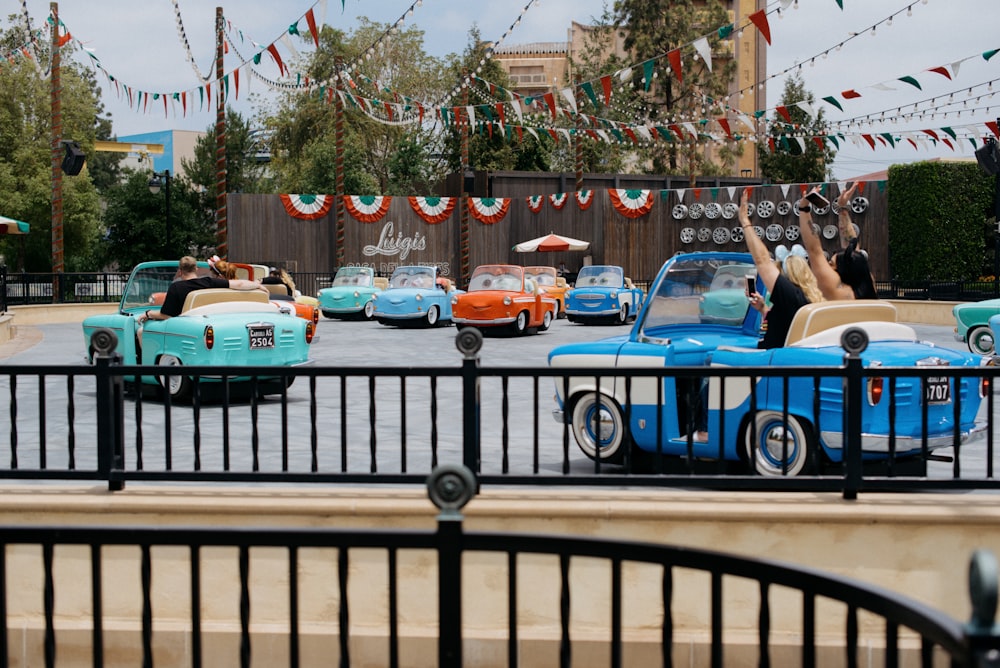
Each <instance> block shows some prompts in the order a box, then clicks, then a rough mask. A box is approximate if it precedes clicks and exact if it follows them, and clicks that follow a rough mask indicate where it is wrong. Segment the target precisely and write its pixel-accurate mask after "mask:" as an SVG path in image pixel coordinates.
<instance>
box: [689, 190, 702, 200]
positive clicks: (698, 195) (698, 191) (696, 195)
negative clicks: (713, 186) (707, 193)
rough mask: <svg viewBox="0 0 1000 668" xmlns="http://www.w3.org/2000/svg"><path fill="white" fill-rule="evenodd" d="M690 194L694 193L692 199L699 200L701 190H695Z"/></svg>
mask: <svg viewBox="0 0 1000 668" xmlns="http://www.w3.org/2000/svg"><path fill="white" fill-rule="evenodd" d="M691 192H693V193H694V198H695V199H701V188H695V189H694V190H692V191H691Z"/></svg>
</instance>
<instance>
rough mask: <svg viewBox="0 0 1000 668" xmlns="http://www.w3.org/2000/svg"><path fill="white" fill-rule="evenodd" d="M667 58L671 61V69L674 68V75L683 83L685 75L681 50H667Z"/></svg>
mask: <svg viewBox="0 0 1000 668" xmlns="http://www.w3.org/2000/svg"><path fill="white" fill-rule="evenodd" d="M667 60H669V61H670V69H671V70H673V72H674V76H676V77H677V82H678V83H683V81H684V75H683V73H682V72H681V50H680V49H673V50H672V51H668V52H667Z"/></svg>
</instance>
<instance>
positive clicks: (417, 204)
mask: <svg viewBox="0 0 1000 668" xmlns="http://www.w3.org/2000/svg"><path fill="white" fill-rule="evenodd" d="M406 199H407V201H408V202H409V203H410V208H412V209H413V210H414V211H415V212H416V213H417V215H418V216H420V217H421V218H422V219H423V220H424V222H426V223H430V224H431V225H435V224H437V223H440V222H441V221H443V220H447V219H448V217H449V216H451V212H452V211H454V210H455V202H456V198H454V197H407V198H406Z"/></svg>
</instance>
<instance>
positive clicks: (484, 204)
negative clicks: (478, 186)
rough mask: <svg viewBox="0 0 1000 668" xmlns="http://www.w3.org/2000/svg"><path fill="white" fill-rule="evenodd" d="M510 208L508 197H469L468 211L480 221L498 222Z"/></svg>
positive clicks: (489, 223) (490, 223)
mask: <svg viewBox="0 0 1000 668" xmlns="http://www.w3.org/2000/svg"><path fill="white" fill-rule="evenodd" d="M508 210H510V198H509V197H470V198H469V213H471V214H472V217H473V218H475V219H476V220H478V221H479V222H481V223H486V224H487V225H492V224H493V223H499V222H500V221H501V220H503V219H504V218H505V217H506V216H507V211H508Z"/></svg>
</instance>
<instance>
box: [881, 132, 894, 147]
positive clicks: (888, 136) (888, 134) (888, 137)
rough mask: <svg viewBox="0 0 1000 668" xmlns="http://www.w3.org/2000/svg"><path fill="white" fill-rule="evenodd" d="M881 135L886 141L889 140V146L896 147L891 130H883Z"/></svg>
mask: <svg viewBox="0 0 1000 668" xmlns="http://www.w3.org/2000/svg"><path fill="white" fill-rule="evenodd" d="M879 136H880V137H882V138H883V139H884V140H885V141H887V142H889V146H891V147H893V148H896V142H895V140H894V139H893V137H892V133H891V132H883V133H881V134H880V135H879Z"/></svg>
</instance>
